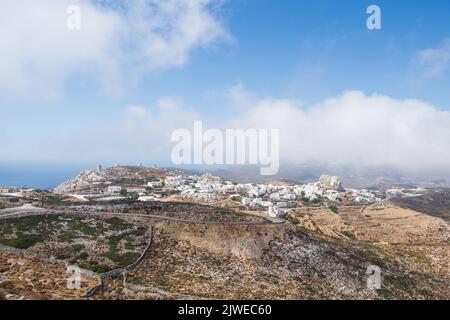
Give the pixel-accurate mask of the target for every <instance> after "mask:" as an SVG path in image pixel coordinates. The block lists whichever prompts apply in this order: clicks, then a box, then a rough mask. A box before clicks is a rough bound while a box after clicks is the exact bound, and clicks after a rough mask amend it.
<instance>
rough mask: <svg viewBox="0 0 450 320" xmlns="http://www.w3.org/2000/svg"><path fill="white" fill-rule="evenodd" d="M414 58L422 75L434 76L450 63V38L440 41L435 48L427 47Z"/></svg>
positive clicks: (445, 68)
mask: <svg viewBox="0 0 450 320" xmlns="http://www.w3.org/2000/svg"><path fill="white" fill-rule="evenodd" d="M415 58H416V60H417V62H418V63H419V65H420V66H421V67H422V68H423V72H424V74H423V75H424V77H427V78H428V77H436V76H439V75H441V74H442V73H444V72H445V71H446V70H447V69H448V67H449V65H450V39H445V40H444V41H442V43H441V44H440V46H438V47H437V48H428V49H424V50H421V51H419V52H418V53H417V54H416V57H415Z"/></svg>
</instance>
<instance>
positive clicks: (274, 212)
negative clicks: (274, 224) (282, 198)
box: [268, 206, 286, 218]
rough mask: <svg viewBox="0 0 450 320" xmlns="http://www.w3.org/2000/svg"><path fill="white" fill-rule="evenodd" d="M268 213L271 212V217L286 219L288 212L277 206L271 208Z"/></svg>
mask: <svg viewBox="0 0 450 320" xmlns="http://www.w3.org/2000/svg"><path fill="white" fill-rule="evenodd" d="M268 212H269V217H272V218H284V217H285V216H286V212H285V211H284V210H283V209H281V208H279V207H277V206H272V207H269V211H268Z"/></svg>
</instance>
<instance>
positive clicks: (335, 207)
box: [328, 204, 339, 213]
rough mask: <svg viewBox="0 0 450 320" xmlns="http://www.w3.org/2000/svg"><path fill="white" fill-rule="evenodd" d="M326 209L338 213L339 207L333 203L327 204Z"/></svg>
mask: <svg viewBox="0 0 450 320" xmlns="http://www.w3.org/2000/svg"><path fill="white" fill-rule="evenodd" d="M328 209H330V210H331V211H333V212H334V213H339V208H338V207H337V206H336V205H335V204H332V205H330V206H328Z"/></svg>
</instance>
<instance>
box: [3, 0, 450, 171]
mask: <svg viewBox="0 0 450 320" xmlns="http://www.w3.org/2000/svg"><path fill="white" fill-rule="evenodd" d="M19 2H20V1H19ZM75 2H77V1H75ZM23 3H24V4H25V5H28V6H31V7H33V6H36V5H37V4H36V3H37V2H36V1H27V0H24V1H23ZM54 3H55V1H52V0H41V5H42V6H44V7H45V6H47V7H45V8H47V9H48V10H41V11H47V12H50V13H51V12H54V15H52V16H50V13H49V18H47V17H44V18H45V19H44V18H43V17H39V12H41V11H39V10H31V11H33V12H34V11H36V12H38V13H25V16H24V17H23V21H20V19H18V20H19V22H17V21H16V20H17V19H7V16H0V18H3V19H1V20H2V21H3V22H1V23H0V27H1V28H0V30H1V31H0V35H1V36H2V39H5V38H6V44H7V45H8V46H9V47H10V48H12V49H11V51H2V50H0V61H3V62H1V63H2V66H4V67H8V68H9V67H11V69H8V70H7V71H6V72H5V71H2V73H3V76H2V79H0V103H1V106H0V139H2V138H3V139H4V143H3V144H4V145H6V147H5V148H4V149H3V152H2V153H0V162H3V163H12V162H27V161H42V162H57V163H95V162H115V161H114V160H112V157H114V155H115V154H117V157H116V158H117V159H119V160H121V159H123V161H139V162H152V161H155V162H160V163H167V158H168V156H167V154H168V151H167V148H166V149H161V148H160V146H159V145H158V144H157V142H158V139H165V138H164V137H163V136H162V135H159V136H158V137H159V138H154V139H156V141H154V143H149V145H148V146H147V145H146V142H142V143H141V146H143V145H146V146H145V148H147V149H145V150H135V149H133V148H131V147H130V146H129V145H128V143H127V141H130V140H132V139H133V138H132V137H133V135H131V137H130V136H126V135H127V134H129V132H130V130H129V129H127V124H124V123H122V122H121V121H122V120H123V121H124V122H126V123H128V122H127V121H128V120H127V119H128V118H127V117H128V111H129V110H130V106H131V107H133V106H134V107H136V106H139V108H142V110H141V111H142V112H139V114H140V115H143V117H144V118H145V119H147V118H146V117H148V118H151V119H153V120H152V121H154V122H153V123H150V124H148V126H150V127H151V126H153V127H155V123H156V124H160V123H162V122H163V121H162V119H164V115H163V114H162V113H163V112H165V111H161V110H166V109H164V108H163V109H158V108H157V107H156V108H155V105H158V101H160V100H161V99H162V98H164V97H166V98H167V97H170V99H171V101H172V102H173V103H174V104H176V105H177V108H180V110H182V112H181V111H180V112H175V113H174V114H181V115H183V117H185V118H189V119H190V116H192V118H195V117H197V118H199V117H200V118H201V119H204V120H205V121H210V122H211V124H214V125H218V124H223V123H227V122H228V121H230V122H233V123H235V122H238V123H241V122H242V119H243V117H245V116H246V115H245V114H246V112H247V111H248V110H253V109H252V108H254V107H255V106H258V105H259V106H260V105H261V102H262V101H264V100H265V99H270V100H272V101H275V102H277V101H290V102H291V103H292V104H295V103H296V102H298V105H296V107H298V108H304V109H308V108H315V106H317V105H320V104H322V103H323V102H324V101H326V100H327V99H330V98H335V97H341V96H342V95H344V94H345V92H347V91H360V92H362V93H363V94H365V95H367V97H369V98H370V97H371V95H373V94H378V95H382V96H386V97H389V98H391V99H396V101H398V103H399V104H401V103H402V101H404V100H405V99H416V100H420V101H421V102H423V103H426V104H429V105H431V106H432V108H433V111H435V112H439V111H447V110H450V90H448V88H449V86H450V70H449V69H450V68H449V64H450V45H448V43H447V42H446V41H448V39H450V22H449V21H450V2H449V1H446V0H435V1H433V2H426V1H413V2H411V1H400V0H398V1H360V0H345V1H331V0H319V1H299V0H295V1H294V0H282V1H273V0H234V1H233V0H225V1H213V0H209V1H192V2H189V3H190V4H192V6H186V7H183V5H179V3H184V2H183V1H181V2H176V1H175V2H173V3H174V5H173V7H171V9H170V10H168V11H164V10H165V9H164V8H163V9H161V7H160V6H161V3H163V2H161V1H160V0H152V1H148V2H145V1H130V2H128V4H129V7H128V11H127V9H124V10H117V9H115V8H114V6H112V3H113V2H112V1H103V3H104V6H102V7H99V6H96V5H95V4H94V3H93V2H91V1H89V0H80V1H78V3H79V5H80V7H81V9H82V11H81V13H82V15H81V19H82V20H81V21H82V23H84V24H82V31H83V32H85V33H80V36H79V38H76V39H75V40H72V38H71V37H72V36H73V34H74V33H67V34H66V33H65V32H67V30H60V33H57V32H56V31H54V30H55V26H54V25H52V21H53V20H52V18H55V19H56V20H58V19H60V18H61V19H63V20H64V19H65V18H66V13H65V11H61V10H60V9H61V8H63V9H64V7H57V6H56V5H55V4H54ZM62 3H64V1H62ZM171 3H172V2H171ZM186 3H188V2H186ZM370 4H376V5H378V6H379V7H380V8H381V13H382V18H381V19H382V30H368V29H367V27H366V19H367V17H368V15H367V14H366V9H367V7H368V6H369V5H370ZM147 5H149V6H154V7H153V9H154V8H157V9H155V10H156V11H147V15H145V14H142V15H136V16H133V12H132V11H133V10H132V9H133V7H134V6H136V7H137V8H141V9H142V8H145V6H147ZM59 6H61V4H59ZM1 7H5V8H1ZM130 8H131V9H130ZM158 8H159V9H158ZM187 8H188V9H187ZM0 9H2V12H3V13H2V14H3V15H7V14H11V12H14V10H18V11H17V12H23V10H22V11H20V10H21V8H20V7H19V6H18V5H15V4H5V3H2V4H1V5H0ZM191 9H192V10H191ZM158 10H160V11H162V13H160V12H159V11H158ZM130 11H131V12H132V13H131V14H129V15H127V12H130ZM137 11H139V10H137ZM86 12H89V13H86ZM27 14H29V15H32V16H31V17H27V16H26V15H27ZM134 14H136V12H135V13H134ZM59 15H61V17H59ZM185 16H186V17H187V18H188V19H187V20H186V21H189V22H188V23H187V24H186V25H180V26H177V25H176V24H177V23H178V21H179V20H182V19H180V17H182V18H184V17H185ZM5 17H6V19H5ZM118 17H119V18H118ZM136 17H137V18H136ZM41 18H42V21H44V20H45V21H47V22H48V24H49V26H51V28H50V27H48V28H46V27H43V26H41V25H36V26H30V27H24V28H22V27H21V26H23V24H27V23H28V24H30V23H32V22H33V21H41V20H39V19H41ZM83 19H84V20H83ZM120 19H121V20H120ZM133 19H134V20H138V19H142V20H139V21H140V22H144V23H143V25H144V27H143V28H140V26H138V25H137V24H136V25H133V26H132V27H130V30H128V31H127V32H129V33H125V34H126V36H129V37H130V38H131V39H130V40H129V42H127V43H125V44H126V45H127V46H128V47H127V48H126V49H124V48H123V46H124V43H123V41H122V42H120V41H118V43H119V42H120V46H121V49H117V46H116V45H117V44H116V43H115V42H114V43H113V44H111V43H110V42H109V41H110V38H112V36H111V35H113V36H116V35H120V36H123V34H122V33H121V32H122V31H123V29H124V26H126V25H129V24H131V22H132V20H133ZM152 19H154V21H157V22H154V23H153V22H152V23H151V20H152ZM164 19H166V20H169V21H164ZM91 20H92V21H91ZM94 20H95V21H100V22H98V23H97V22H96V24H95V23H93V21H94ZM119 20H120V21H119ZM16 23H20V25H15V24H16ZM158 23H161V25H158ZM197 23H198V24H199V27H198V28H194V27H192V30H191V26H192V25H197ZM154 24H156V26H155V25H154ZM57 26H58V27H57V28H56V29H58V28H59V27H60V25H57ZM41 27H42V29H41ZM90 28H91V29H90ZM120 28H121V29H122V30H121V29H120ZM145 28H154V29H152V32H154V34H152V35H151V36H149V35H148V34H147V31H148V30H146V29H145ZM172 28H173V29H175V31H174V32H173V34H172V33H171V32H172ZM187 29H188V31H186V30H187ZM98 30H101V31H98ZM117 30H119V31H117ZM167 30H168V31H167ZM94 31H95V32H94ZM34 32H36V34H34ZM37 32H39V34H40V35H42V34H45V32H48V35H46V36H45V37H42V41H40V40H39V39H41V38H39V37H40V35H39V34H38V33H37ZM165 32H167V33H168V35H167V34H165ZM155 34H156V35H160V34H161V35H162V38H163V39H166V38H169V40H167V43H165V44H166V48H165V49H163V50H162V51H161V52H159V51H156V53H154V52H153V51H151V50H154V46H148V47H147V45H148V43H151V42H152V41H154V36H155ZM180 34H181V36H179V35H180ZM88 35H89V36H91V37H92V38H89V37H88ZM135 35H136V38H134V36H135ZM173 35H174V36H173ZM166 36H167V37H166ZM172 36H173V39H172V38H171V37H172ZM35 38H37V39H38V40H37V41H33V39H35ZM187 38H192V39H190V40H189V39H188V40H186V39H187ZM8 39H10V42H8V41H9V40H8ZM11 39H19V40H23V41H18V40H17V41H16V40H11ZM39 41H40V42H39ZM66 41H67V42H66ZM77 41H78V42H79V45H80V46H78V47H75V46H74V47H71V43H73V42H75V43H78V42H77ZM30 43H31V44H30ZM95 43H100V44H102V43H104V44H105V45H104V46H103V45H102V46H101V45H98V46H96V45H95ZM67 46H68V47H69V48H70V52H68V51H66V50H65V49H64V47H67ZM30 48H31V50H30V51H29V54H28V55H27V54H25V52H27V51H28V50H29V49H30ZM105 48H107V49H105ZM111 48H113V49H111ZM136 48H137V49H136ZM110 49H111V50H116V49H117V52H116V51H110ZM77 50H79V51H77ZM149 50H150V51H149ZM164 50H165V51H164ZM427 50H428V51H427ZM149 52H150V53H149ZM110 53H111V54H110ZM17 55H19V57H17ZM81 56H82V58H81ZM421 57H422V58H421ZM109 59H111V61H109ZM104 61H108V63H110V64H107V65H106V66H103V63H104ZM432 67H436V68H437V69H433V70H434V72H433V74H431V75H430V74H429V72H430V71H429V70H430V68H432ZM17 70H21V73H23V74H22V75H21V77H17V79H18V80H17V85H15V82H14V81H13V80H16V76H15V75H16V74H18V72H16V71H17ZM64 70H66V71H64ZM436 70H437V71H436ZM105 79H106V80H105ZM233 90H234V92H236V91H237V92H238V93H239V99H242V97H243V96H244V97H247V98H248V99H247V100H246V101H245V103H241V104H243V105H244V107H243V108H244V109H245V110H244V111H243V110H242V108H236V106H235V105H234V104H240V103H237V102H236V99H234V100H233V99H230V92H231V91H233ZM235 98H236V97H235ZM241 102H242V101H241ZM294 102H295V103H294ZM163 104H164V103H163ZM275 104H276V103H275ZM133 110H135V109H133ZM145 112H148V113H149V114H150V113H151V116H150V115H149V114H147V115H146V113H145ZM256 112H257V111H256ZM447 116H448V114H447V113H445V114H444V117H440V116H436V119H438V118H446V117H447ZM158 117H159V118H158ZM179 120H180V121H181V119H179ZM129 121H134V120H129ZM177 121H178V120H177ZM436 121H437V120H436ZM150 122H151V121H150ZM180 123H181V122H177V124H180ZM128 125H129V126H131V127H133V128H135V127H139V126H141V124H140V125H134V124H131V125H130V124H128ZM142 126H144V125H142ZM122 127H123V128H125V129H123V128H122ZM169 127H170V126H169ZM169 127H167V128H166V129H164V127H160V128H159V129H158V131H163V132H166V135H170V130H171V129H173V128H169ZM94 128H100V131H95V130H94ZM120 128H122V129H120ZM133 130H134V129H132V130H131V131H133ZM149 130H150V129H148V128H145V129H143V130H142V131H141V132H135V131H133V134H134V135H137V136H144V135H150V137H146V138H145V139H148V140H151V139H153V138H152V137H151V135H152V131H151V130H150V131H149ZM408 130H409V128H408ZM411 130H412V131H414V130H415V129H414V128H411ZM112 133H116V134H117V135H122V136H124V139H123V140H122V141H121V142H120V143H118V144H117V145H108V143H105V141H103V140H99V141H91V140H90V138H91V137H92V136H104V135H109V134H112ZM440 133H442V132H440ZM158 134H161V132H159V133H158ZM442 134H444V133H442ZM445 134H447V133H446V132H445ZM161 137H162V138H161ZM127 139H128V140H127ZM93 140H95V139H93ZM143 141H144V140H143ZM88 144H89V145H91V146H90V147H87V145H88ZM124 144H126V145H127V146H126V148H122V147H124ZM129 144H130V145H133V142H130V143H129ZM136 145H137V143H136ZM34 147H35V148H36V149H34V150H33V148H34ZM443 147H444V146H440V148H441V149H442V148H443ZM136 148H139V147H136ZM441 149H439V150H440V151H442V150H441ZM26 150H31V151H29V152H26ZM102 150H105V152H102ZM114 150H116V153H114ZM135 151H136V153H135V155H136V156H133V154H134V152H135ZM445 151H446V150H445ZM127 152H129V153H130V155H129V156H127V157H124V156H123V154H124V153H127ZM145 152H148V154H149V155H148V159H147V158H146V159H142V158H143V157H144V156H142V155H144V154H145ZM405 152H406V151H405ZM159 153H164V155H162V156H161V155H160V154H159ZM436 154H438V155H439V152H437V153H436ZM436 154H435V155H436ZM78 156H79V157H78Z"/></svg>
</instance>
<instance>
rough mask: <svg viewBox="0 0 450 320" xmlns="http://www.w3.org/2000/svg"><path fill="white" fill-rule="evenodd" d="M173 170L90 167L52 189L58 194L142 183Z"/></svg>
mask: <svg viewBox="0 0 450 320" xmlns="http://www.w3.org/2000/svg"><path fill="white" fill-rule="evenodd" d="M174 173H175V172H174V171H169V170H164V169H153V168H146V167H131V166H116V167H111V168H106V169H90V170H85V171H82V172H81V173H80V174H79V175H78V176H76V177H74V178H73V179H70V180H69V181H66V182H64V183H62V184H60V185H58V186H57V187H55V188H54V189H53V192H55V193H59V194H69V193H77V192H82V191H88V190H93V189H96V188H97V189H98V188H104V187H106V186H108V185H111V184H126V183H144V182H145V181H146V180H151V179H158V178H164V177H166V176H168V175H171V174H174Z"/></svg>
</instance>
